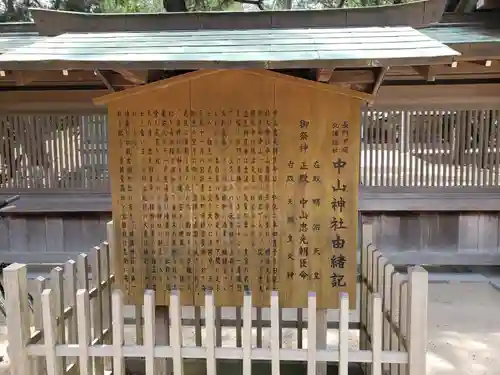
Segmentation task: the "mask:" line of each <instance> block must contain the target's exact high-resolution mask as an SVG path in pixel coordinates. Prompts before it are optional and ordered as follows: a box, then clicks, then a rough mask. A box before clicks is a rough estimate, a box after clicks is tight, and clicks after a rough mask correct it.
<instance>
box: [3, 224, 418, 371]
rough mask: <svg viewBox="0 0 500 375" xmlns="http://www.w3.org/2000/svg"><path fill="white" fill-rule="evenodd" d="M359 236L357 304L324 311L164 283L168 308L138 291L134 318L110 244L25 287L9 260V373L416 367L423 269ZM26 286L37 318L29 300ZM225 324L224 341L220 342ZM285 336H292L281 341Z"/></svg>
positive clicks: (312, 302) (344, 301)
mask: <svg viewBox="0 0 500 375" xmlns="http://www.w3.org/2000/svg"><path fill="white" fill-rule="evenodd" d="M111 225H112V224H110V226H111ZM363 232H364V235H363V239H364V241H363V245H362V262H361V265H362V266H361V278H360V283H359V290H360V299H359V303H358V307H357V308H356V310H355V311H350V310H349V307H348V306H349V298H352V297H350V296H348V295H347V294H342V295H341V298H340V299H341V304H340V309H338V310H329V311H324V310H318V309H317V308H316V296H315V294H314V293H310V294H309V297H308V307H307V308H306V309H285V308H280V303H279V294H278V293H277V292H273V293H272V295H271V301H270V303H271V305H270V306H271V307H270V308H255V307H253V306H252V295H251V294H250V293H247V294H245V296H244V303H243V306H242V307H238V308H236V307H234V308H231V307H228V308H216V307H215V305H214V296H213V294H212V293H211V292H207V293H206V295H205V305H204V307H196V308H195V307H192V306H181V305H180V299H179V295H178V293H177V292H176V291H172V292H171V296H170V307H169V308H168V311H167V314H166V316H165V315H159V314H158V309H156V311H155V292H154V291H153V290H146V291H145V293H144V303H143V305H141V306H136V307H135V314H132V315H135V316H134V317H133V318H131V316H130V315H131V314H130V312H129V310H131V309H130V308H131V307H130V306H125V305H124V302H123V295H122V292H121V291H119V290H113V280H114V276H113V274H112V272H111V270H112V267H111V258H110V255H111V253H112V246H113V245H112V243H111V244H108V243H103V244H102V245H101V246H99V247H95V248H93V249H92V250H91V252H90V255H89V256H87V255H85V254H82V255H80V256H79V257H78V258H77V260H76V261H72V260H71V261H68V262H67V263H65V264H64V265H63V266H62V267H56V268H54V270H53V271H52V272H51V273H50V277H49V279H48V280H46V279H44V278H41V277H39V278H37V279H36V280H35V281H34V282H33V283H32V285H30V286H28V284H29V283H28V279H27V274H26V266H25V265H21V264H13V265H11V266H9V267H7V268H6V269H5V270H4V279H5V286H6V288H5V289H6V306H7V314H8V315H7V326H8V339H9V350H8V352H9V356H10V366H11V374H12V375H65V374H81V375H83V374H85V375H90V374H94V375H103V374H104V373H105V371H107V370H109V371H112V373H113V374H114V375H123V374H125V368H126V366H128V363H129V360H130V359H132V358H138V357H139V358H144V361H145V371H146V375H153V374H154V375H157V374H158V375H164V374H170V373H173V374H174V375H183V374H184V373H186V370H185V366H186V363H187V362H186V360H188V361H189V360H196V359H200V360H203V361H204V362H202V363H204V364H203V366H204V367H205V368H206V372H207V375H215V374H216V373H217V372H218V371H219V367H218V366H216V363H218V361H219V360H233V361H234V360H236V361H240V362H241V363H242V371H243V375H250V374H251V372H252V364H253V363H254V362H255V361H265V362H270V363H271V368H272V373H273V375H275V374H279V373H280V365H282V364H283V363H291V362H297V361H299V362H304V363H306V364H307V373H308V375H313V374H325V371H326V364H327V363H336V364H337V366H338V368H339V374H340V375H347V374H351V370H352V367H350V366H349V365H350V364H353V363H358V364H361V365H362V366H363V367H365V370H366V371H368V372H365V373H370V374H373V375H381V374H384V373H385V374H390V375H396V374H397V375H422V374H424V373H425V354H426V353H425V352H426V346H427V343H426V330H427V273H426V271H425V270H423V269H422V268H420V267H415V268H412V269H410V270H409V271H410V272H409V273H408V274H402V273H398V272H396V271H395V269H394V267H393V266H392V265H391V264H389V263H388V262H387V260H386V259H385V258H384V257H383V256H382V255H381V253H380V252H379V251H377V250H376V249H374V248H373V245H372V244H371V240H370V238H371V234H370V232H371V227H370V226H366V225H365V226H364V228H363ZM29 288H30V291H31V292H32V294H33V296H34V300H35V301H34V313H33V314H31V313H30V311H29V309H28V308H27V299H26V295H27V292H28V289H29ZM133 309H134V308H133V307H132V310H133ZM127 315H128V316H127ZM130 323H132V324H133V326H131V325H130ZM285 323H287V324H285ZM193 328H194V336H193V334H192V331H193ZM228 330H229V331H230V332H231V333H232V335H234V337H233V338H232V339H226V337H227V336H228V335H227V333H228V332H229V331H228ZM291 333H293V335H294V339H293V340H288V341H287V337H289V336H290V334H291ZM358 335H359V337H358ZM228 340H229V341H228ZM165 359H167V360H165Z"/></svg>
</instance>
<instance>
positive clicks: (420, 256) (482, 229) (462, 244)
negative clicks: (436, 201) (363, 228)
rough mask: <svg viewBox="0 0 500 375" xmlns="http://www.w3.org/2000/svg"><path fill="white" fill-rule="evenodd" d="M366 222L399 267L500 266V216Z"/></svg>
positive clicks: (395, 217) (389, 217)
mask: <svg viewBox="0 0 500 375" xmlns="http://www.w3.org/2000/svg"><path fill="white" fill-rule="evenodd" d="M364 221H365V222H372V223H373V226H374V241H375V244H376V246H377V247H378V248H379V249H380V250H382V251H383V252H384V253H385V254H386V255H387V256H388V257H389V259H390V260H391V261H392V262H394V263H396V264H446V265H499V264H500V213H491V214H481V213H458V212H450V213H447V212H441V213H425V212H418V213H406V212H394V213H390V214H388V213H385V214H378V215H369V216H365V217H364Z"/></svg>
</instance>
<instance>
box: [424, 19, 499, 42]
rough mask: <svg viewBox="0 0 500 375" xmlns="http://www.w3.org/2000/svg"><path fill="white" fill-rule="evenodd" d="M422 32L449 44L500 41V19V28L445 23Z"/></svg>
mask: <svg viewBox="0 0 500 375" xmlns="http://www.w3.org/2000/svg"><path fill="white" fill-rule="evenodd" d="M420 31H422V33H424V34H425V35H427V36H428V37H430V38H433V39H436V40H438V41H440V42H441V43H444V44H447V45H451V46H453V45H455V44H463V43H499V42H500V20H499V27H498V28H491V27H490V28H486V27H481V26H474V25H471V26H467V25H463V26H453V25H443V26H436V27H428V28H425V29H421V30H420Z"/></svg>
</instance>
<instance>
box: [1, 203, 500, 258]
mask: <svg viewBox="0 0 500 375" xmlns="http://www.w3.org/2000/svg"><path fill="white" fill-rule="evenodd" d="M109 220H111V214H110V213H101V214H72V215H71V216H69V215H66V216H62V215H61V214H58V215H57V216H56V215H51V216H41V215H23V216H21V215H16V216H10V217H4V218H0V262H16V261H17V262H25V263H30V264H42V263H61V262H64V261H66V260H67V259H71V258H74V257H75V255H76V254H78V253H81V252H88V251H89V250H90V248H91V247H93V246H95V245H97V244H99V243H100V242H101V241H103V240H105V239H106V223H107V222H108V221H109ZM363 221H364V222H371V223H373V233H374V241H375V244H376V246H377V247H378V248H379V249H380V250H382V251H383V252H384V254H385V255H387V256H388V257H389V258H390V260H391V262H394V263H396V264H434V265H439V264H442V265H498V264H500V213H491V214H478V213H456V212H448V213H447V212H441V213H406V212H394V213H385V214H375V215H374V214H365V215H363Z"/></svg>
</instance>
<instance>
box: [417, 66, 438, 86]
mask: <svg viewBox="0 0 500 375" xmlns="http://www.w3.org/2000/svg"><path fill="white" fill-rule="evenodd" d="M412 68H413V70H415V71H416V72H417V73H418V74H419V75H420V76H421V77H422V78H423V79H425V80H426V81H427V82H434V81H435V80H436V74H435V73H434V70H433V69H432V66H430V65H425V66H424V65H416V66H412Z"/></svg>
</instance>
